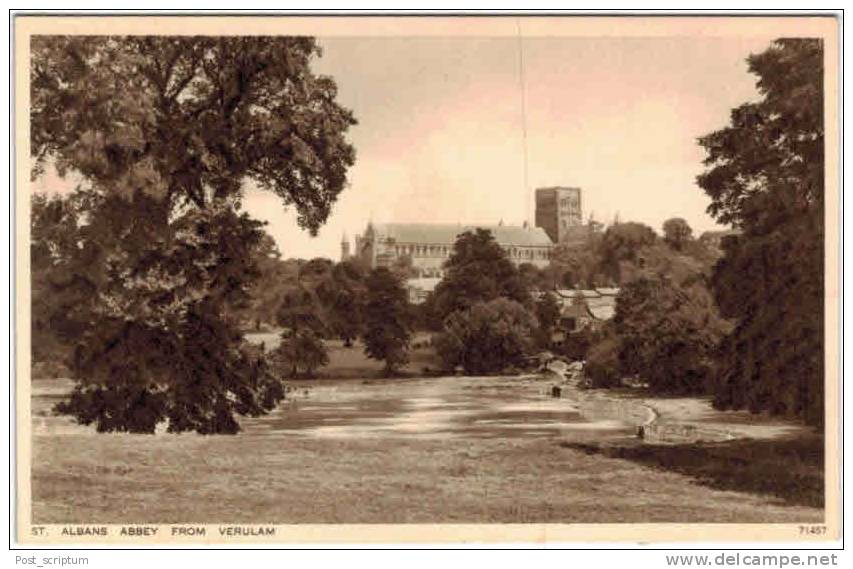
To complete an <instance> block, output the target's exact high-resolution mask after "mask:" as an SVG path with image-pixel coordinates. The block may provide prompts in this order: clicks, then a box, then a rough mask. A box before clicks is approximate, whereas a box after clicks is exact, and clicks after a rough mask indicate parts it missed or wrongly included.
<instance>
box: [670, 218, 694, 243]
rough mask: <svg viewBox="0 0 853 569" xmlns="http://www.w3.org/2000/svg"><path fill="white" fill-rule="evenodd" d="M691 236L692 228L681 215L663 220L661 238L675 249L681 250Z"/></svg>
mask: <svg viewBox="0 0 853 569" xmlns="http://www.w3.org/2000/svg"><path fill="white" fill-rule="evenodd" d="M692 238H693V230H692V229H691V228H690V225H689V224H688V223H687V221H686V220H684V219H683V218H681V217H671V218H669V219H667V220H666V221H664V222H663V239H664V241H666V242H667V244H668V245H669V246H670V247H672V248H673V249H675V250H677V251H681V250H682V249H684V247H685V246H686V245H687V243H688V242H690V240H691V239H692Z"/></svg>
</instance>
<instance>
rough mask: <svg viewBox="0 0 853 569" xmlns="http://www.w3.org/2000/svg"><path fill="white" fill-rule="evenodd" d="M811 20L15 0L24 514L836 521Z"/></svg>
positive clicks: (151, 521)
mask: <svg viewBox="0 0 853 569" xmlns="http://www.w3.org/2000/svg"><path fill="white" fill-rule="evenodd" d="M838 29H839V21H838V19H837V17H836V16H835V15H832V14H828V15H813V16H790V15H789V16H776V17H769V16H716V17H709V16H683V15H682V16H671V17H650V16H639V15H635V16H627V15H626V16H611V17H602V16H572V15H564V16H548V17H541V16H532V15H507V14H502V15H479V16H470V15H469V16H464V17H463V16H427V15H425V16H414V15H410V16H351V15H350V16H332V15H329V16H322V17H321V16H298V15H280V16H275V15H263V16H260V15H257V16H253V15H239V16H237V15H182V16H164V15H159V16H155V15H150V16H145V15H135V16H121V17H119V16H115V15H100V16H98V15H65V16H63V15H46V14H40V15H27V14H18V15H17V16H15V17H14V19H13V33H14V38H13V51H14V61H13V64H14V69H13V80H14V109H15V117H14V119H15V120H14V153H15V180H14V188H15V194H14V196H15V220H16V224H17V225H16V231H17V242H16V246H17V248H16V256H15V267H16V274H17V277H16V297H15V298H16V303H15V310H16V313H15V317H16V337H15V349H16V374H15V375H16V378H15V393H14V394H15V404H16V409H17V416H16V426H17V432H16V435H17V438H16V453H17V455H16V468H17V479H16V488H17V500H16V512H17V528H16V530H17V534H16V536H17V540H18V541H19V542H21V543H26V544H29V545H32V546H38V545H48V544H50V545H62V544H65V545H71V544H87V545H97V544H104V545H108V544H121V545H124V546H128V545H129V546H135V545H156V544H163V545H166V544H168V545H171V546H175V545H177V546H187V547H194V546H202V545H206V544H232V545H234V544H244V543H245V544H249V543H252V544H267V545H269V544H287V543H316V544H321V543H363V544H364V543H462V542H467V543H471V542H480V543H496V542H503V543H510V542H511V543H530V544H545V543H556V542H559V543H567V542H578V541H584V542H598V541H602V542H604V541H610V542H615V541H619V542H635V543H636V542H646V543H648V542H652V543H655V542H669V543H672V542H702V541H706V542H707V541H718V542H719V541H727V542H733V541H750V542H759V541H776V542H779V541H785V542H803V543H805V542H820V541H827V540H836V539H839V537H840V524H841V516H840V511H841V483H840V471H841V464H840V456H841V455H840V445H839V415H840V405H841V395H840V392H841V390H840V386H841V377H840V349H841V348H840V343H839V338H840V318H839V316H840V311H839V308H840V303H839V298H840V288H839V267H840V264H839V263H840V260H839V225H838V219H839V185H840V172H839V147H840V142H839V141H840V138H839V137H840V133H839V125H840V123H839V81H838V76H839V37H838Z"/></svg>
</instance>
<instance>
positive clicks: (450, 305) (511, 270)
mask: <svg viewBox="0 0 853 569" xmlns="http://www.w3.org/2000/svg"><path fill="white" fill-rule="evenodd" d="M444 271H445V274H444V278H443V279H442V280H441V282H440V283H438V286H436V288H435V292H434V297H435V298H434V301H433V306H434V309H435V311H436V315H437V316H438V317H439V318H440V319H443V318H445V317H446V316H448V315H449V314H451V313H452V312H455V311H457V310H466V309H468V308H470V307H471V306H473V305H474V304H476V303H478V302H487V301H490V300H494V299H496V298H498V297H504V298H509V299H511V300H514V301H516V302H520V303H522V304H525V305H529V304H530V302H531V300H530V293H529V292H528V290H527V287H526V286H525V281H524V279H522V278H521V276H520V275H519V273H518V270H517V269H516V268H515V266H514V265H513V264H512V261H510V260H509V257H508V256H507V254H506V252H505V251H504V250H503V248H502V247H501V246H500V245H499V244H498V243H497V241H495V238H494V236H493V235H492V232H491V231H489V230H487V229H476V230H475V231H473V232H471V231H466V232H465V233H463V234H462V235H460V236H459V237H458V238H457V239H456V243H455V244H454V245H453V252H452V253H451V255H450V258H449V259H448V260H447V262H446V263H445V264H444Z"/></svg>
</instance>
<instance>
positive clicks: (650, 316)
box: [602, 277, 726, 393]
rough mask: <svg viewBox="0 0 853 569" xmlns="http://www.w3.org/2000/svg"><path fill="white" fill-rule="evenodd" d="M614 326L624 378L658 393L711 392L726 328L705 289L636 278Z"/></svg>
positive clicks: (618, 308) (624, 291) (621, 294)
mask: <svg viewBox="0 0 853 569" xmlns="http://www.w3.org/2000/svg"><path fill="white" fill-rule="evenodd" d="M612 324H613V329H614V330H615V331H616V337H617V341H618V346H619V348H618V354H619V356H618V360H619V371H620V374H621V375H622V376H634V375H636V376H639V377H640V378H641V379H642V380H644V381H645V382H647V383H648V385H649V389H650V390H651V391H654V392H658V393H704V392H706V391H707V382H708V381H709V379H710V373H711V370H712V369H713V368H712V364H713V355H714V354H715V350H716V349H717V346H718V345H719V342H720V340H721V339H722V337H723V335H724V333H725V331H726V324H725V322H724V321H723V320H722V319H721V318H720V317H719V315H718V313H717V310H716V307H715V306H714V301H713V298H712V297H711V295H710V294H709V293H708V291H707V289H706V288H705V287H703V286H700V285H698V284H694V285H692V286H689V287H683V286H680V285H678V284H677V283H674V282H672V281H670V280H669V279H668V278H665V277H657V278H649V277H644V278H640V279H637V280H635V281H633V282H631V283H629V284H628V285H626V286H625V287H623V288H622V290H620V292H619V296H618V297H617V299H616V314H615V315H614V317H613V323H612ZM602 352H605V350H602Z"/></svg>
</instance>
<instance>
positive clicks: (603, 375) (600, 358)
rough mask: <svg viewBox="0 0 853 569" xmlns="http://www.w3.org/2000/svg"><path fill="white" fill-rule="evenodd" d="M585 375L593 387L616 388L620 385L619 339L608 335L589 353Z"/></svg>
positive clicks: (610, 334) (613, 335)
mask: <svg viewBox="0 0 853 569" xmlns="http://www.w3.org/2000/svg"><path fill="white" fill-rule="evenodd" d="M584 373H585V374H586V376H587V378H589V380H590V383H591V384H592V387H616V386H618V385H619V384H620V379H621V374H620V372H619V338H618V337H617V336H616V335H615V334H613V333H607V334H605V335H604V337H603V338H602V339H601V340H600V341H599V342H598V343H597V344H595V345H593V346H592V347H591V348H590V349H589V352H588V353H587V359H586V366H584Z"/></svg>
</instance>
